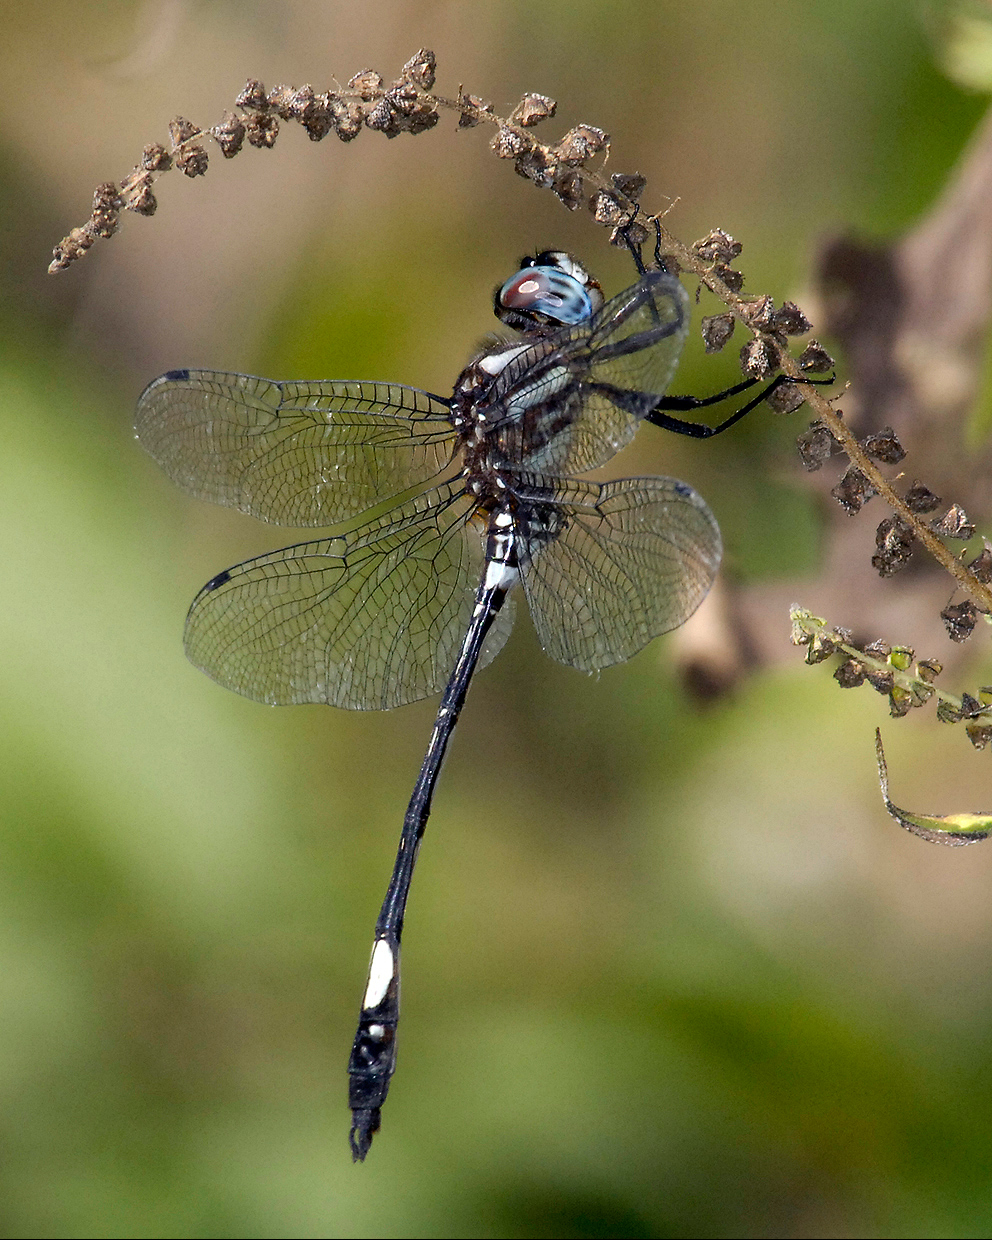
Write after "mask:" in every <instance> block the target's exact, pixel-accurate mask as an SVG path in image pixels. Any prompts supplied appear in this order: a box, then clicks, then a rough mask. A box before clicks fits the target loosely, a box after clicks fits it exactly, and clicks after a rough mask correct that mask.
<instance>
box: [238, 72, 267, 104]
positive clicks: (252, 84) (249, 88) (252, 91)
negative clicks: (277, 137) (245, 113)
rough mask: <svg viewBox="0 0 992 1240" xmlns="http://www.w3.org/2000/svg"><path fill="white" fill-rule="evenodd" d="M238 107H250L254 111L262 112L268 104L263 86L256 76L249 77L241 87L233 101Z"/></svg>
mask: <svg viewBox="0 0 992 1240" xmlns="http://www.w3.org/2000/svg"><path fill="white" fill-rule="evenodd" d="M234 103H235V106H236V107H239V108H251V109H252V111H254V112H264V111H265V110H266V109H267V108H268V106H269V101H268V96H267V95H266V93H265V87H264V86H263V85H262V83H261V82H260V81H259V80H258V79H257V78H249V79H248V81H247V82H245V84H244V87H243V88H242V91H241V94H240V95H238V97H237V99H235V101H234Z"/></svg>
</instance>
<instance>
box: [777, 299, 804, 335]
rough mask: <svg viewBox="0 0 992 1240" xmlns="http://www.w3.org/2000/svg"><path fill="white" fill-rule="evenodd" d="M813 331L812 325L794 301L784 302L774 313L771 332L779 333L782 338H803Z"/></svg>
mask: <svg viewBox="0 0 992 1240" xmlns="http://www.w3.org/2000/svg"><path fill="white" fill-rule="evenodd" d="M812 330H813V324H812V323H811V322H810V321H809V319H808V318H807V317H806V315H805V314H803V312H802V311H801V310H800V309H799V307H798V306H797V305H796V303H795V302H794V301H784V302H782V305H781V307H780V308H779V309H778V310H776V311H775V321H774V322H773V324H772V331H776V332H781V333H782V334H783V335H784V336H805V335H806V333H807V332H809V331H812Z"/></svg>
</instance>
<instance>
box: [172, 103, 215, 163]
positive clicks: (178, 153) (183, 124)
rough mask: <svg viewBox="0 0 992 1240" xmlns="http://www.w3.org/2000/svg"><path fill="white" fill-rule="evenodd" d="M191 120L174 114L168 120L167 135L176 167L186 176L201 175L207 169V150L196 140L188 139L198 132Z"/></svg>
mask: <svg viewBox="0 0 992 1240" xmlns="http://www.w3.org/2000/svg"><path fill="white" fill-rule="evenodd" d="M199 132H200V131H199V130H198V129H197V127H196V126H195V125H194V124H193V122H192V121H188V120H187V119H186V118H185V117H184V116H174V117H173V118H172V120H171V121H169V137H170V138H171V139H172V154H173V156H174V158H175V161H176V167H177V168H178V169H179V170H180V172H183V173H185V174H186V176H188V177H202V176H203V174H204V173H205V172H206V170H207V152H206V151H205V150H204V149H203V147H202V146H201V145H200V144H199V143H198V142H191V141H190V139H191V138H193V137H195V136H196V135H198V134H199Z"/></svg>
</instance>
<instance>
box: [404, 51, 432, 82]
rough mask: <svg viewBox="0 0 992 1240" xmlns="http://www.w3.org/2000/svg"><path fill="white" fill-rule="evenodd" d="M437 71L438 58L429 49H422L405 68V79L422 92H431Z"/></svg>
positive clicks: (411, 58)
mask: <svg viewBox="0 0 992 1240" xmlns="http://www.w3.org/2000/svg"><path fill="white" fill-rule="evenodd" d="M436 70H437V57H436V56H435V55H434V53H433V52H432V51H431V49H430V48H429V47H422V48H421V49H420V51H419V52H417V53H416V54H415V55H413V56H411V57H410V59H409V60H408V61H407V62H406V64H405V65H404V66H403V70H402V73H403V77H405V78H408V79H409V80H410V81H411V82H413V83H414V85H416V86H419V87H420V89H421V90H431V89H432V88H433V86H434V79H435V76H436Z"/></svg>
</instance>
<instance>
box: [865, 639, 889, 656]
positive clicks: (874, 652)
mask: <svg viewBox="0 0 992 1240" xmlns="http://www.w3.org/2000/svg"><path fill="white" fill-rule="evenodd" d="M864 653H865V654H866V655H868V656H869V658H872V659H883V660H885V661H887V660H888V657H889V655H890V654H891V653H892V647H891V646H890V645H889V643H888V642H887V641H883V640H882V638H881V637H876V638H875V640H874V641H873V642H869V643H868V645H867V646H865V648H864Z"/></svg>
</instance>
